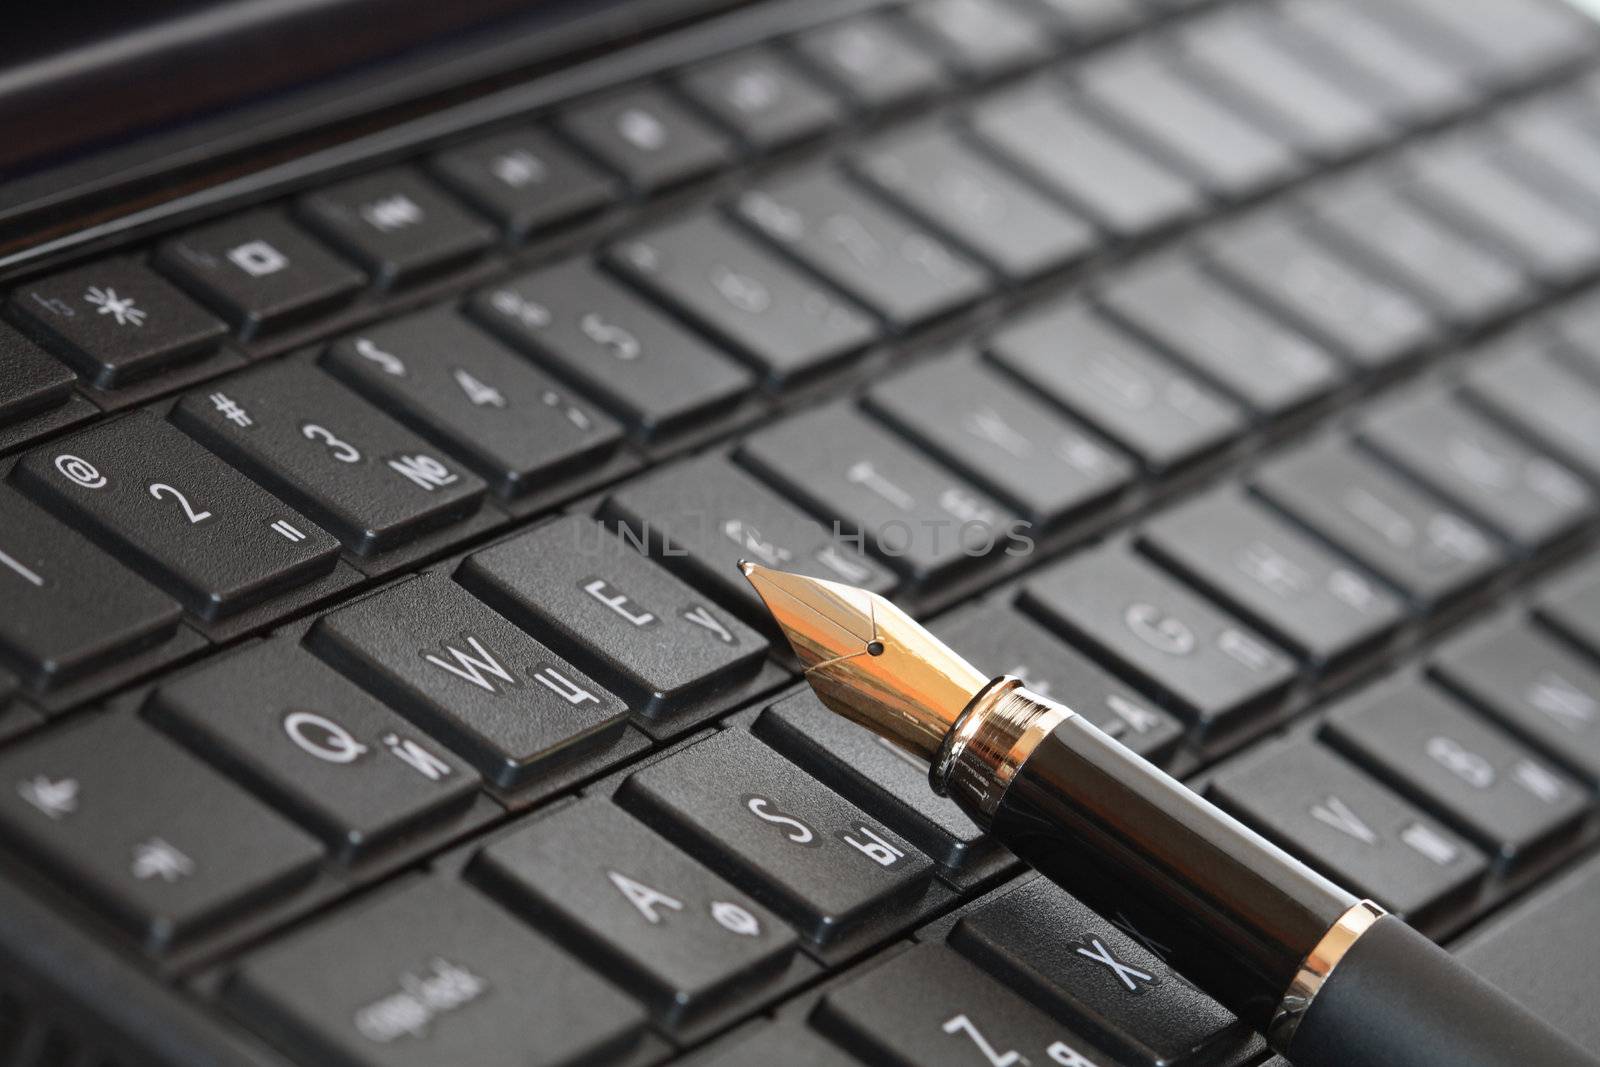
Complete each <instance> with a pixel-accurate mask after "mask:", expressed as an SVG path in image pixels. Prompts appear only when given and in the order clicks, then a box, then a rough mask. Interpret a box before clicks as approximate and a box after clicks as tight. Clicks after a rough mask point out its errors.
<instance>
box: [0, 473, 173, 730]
mask: <svg viewBox="0 0 1600 1067" xmlns="http://www.w3.org/2000/svg"><path fill="white" fill-rule="evenodd" d="M0 604H4V605H5V611H3V612H0V658H3V659H4V660H5V661H7V663H8V664H9V666H10V667H11V668H12V669H13V670H15V671H16V672H18V673H19V674H21V675H22V676H23V677H24V678H26V679H28V680H29V681H30V682H31V684H32V686H33V688H36V689H40V690H44V689H49V688H51V687H53V686H55V685H59V684H62V683H64V682H67V681H69V680H71V679H73V678H78V677H82V676H83V675H84V674H86V673H88V672H90V671H93V670H94V669H96V668H97V667H99V666H101V665H103V664H107V663H110V662H112V661H114V660H117V659H120V658H122V657H124V656H127V655H130V654H132V653H134V652H136V651H138V650H139V649H142V648H147V647H149V646H151V645H155V644H157V643H159V642H161V641H162V640H164V639H166V638H167V637H169V636H171V634H172V633H173V631H174V630H175V629H176V628H177V625H178V617H179V615H180V610H179V607H178V604H177V602H176V601H174V600H173V599H171V598H170V597H168V596H165V595H163V594H162V593H161V592H160V591H159V590H157V589H156V588H155V587H154V586H152V585H150V584H149V583H147V582H146V581H145V580H144V579H143V578H141V577H139V576H138V575H137V574H135V573H134V572H133V571H131V570H129V569H127V568H125V567H123V566H122V565H121V564H120V563H118V562H117V561H116V560H114V559H113V558H112V557H111V556H109V555H107V554H106V553H104V552H102V551H101V550H100V549H98V548H96V547H95V546H94V545H92V544H90V543H89V542H88V541H87V540H85V539H84V538H83V537H82V536H81V535H80V534H78V533H76V532H74V531H73V530H71V529H69V528H68V527H66V526H63V525H61V524H60V523H58V522H56V521H55V520H54V519H52V518H50V516H48V515H46V514H45V513H44V512H43V511H41V510H40V509H38V508H36V507H35V506H33V505H32V504H30V503H28V502H27V501H26V500H24V499H23V498H22V495H21V494H20V493H18V492H17V491H16V490H15V489H12V488H10V487H8V486H5V485H3V484H0ZM4 703H5V702H4V701H3V700H0V705H3V704H4Z"/></svg>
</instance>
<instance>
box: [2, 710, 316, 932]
mask: <svg viewBox="0 0 1600 1067" xmlns="http://www.w3.org/2000/svg"><path fill="white" fill-rule="evenodd" d="M0 782H4V783H5V788H4V789H3V790H0V833H4V834H5V835H6V836H7V837H10V838H11V839H12V840H13V841H14V842H15V844H16V845H17V846H18V847H20V848H23V849H26V850H27V851H28V852H31V853H33V854H34V855H35V856H36V857H37V858H38V860H39V861H40V862H41V863H42V864H44V865H45V866H46V867H48V868H49V869H51V870H52V871H54V872H55V873H56V874H57V875H58V876H59V877H60V878H62V879H63V880H64V881H65V882H66V883H67V884H68V885H70V886H71V887H72V893H73V896H75V897H76V896H79V895H82V896H87V897H91V898H93V899H94V900H95V901H96V902H97V903H98V904H99V905H100V906H102V907H104V908H106V909H107V910H109V911H111V912H113V913H115V915H116V917H117V918H118V919H120V920H121V921H122V922H124V923H126V924H127V925H129V926H130V927H132V928H133V930H134V931H136V932H137V933H138V934H139V935H140V936H142V937H143V938H144V941H145V944H146V945H148V946H149V947H151V948H153V949H156V948H164V947H166V946H167V945H168V944H170V943H171V942H172V941H174V940H175V939H178V938H182V937H186V936H188V935H189V934H191V933H193V932H195V931H196V930H198V929H200V928H202V927H204V926H207V925H213V924H215V923H216V922H217V921H218V920H220V919H222V918H223V917H225V916H226V915H227V914H228V913H229V912H232V911H237V910H238V909H240V908H243V907H246V906H248V905H249V904H250V903H252V902H256V901H260V900H263V899H265V898H267V897H269V896H272V895H275V894H277V893H279V892H280V891H282V890H283V889H286V888H288V887H289V886H290V885H292V884H293V883H294V882H296V881H299V880H302V879H304V878H306V877H308V876H309V875H310V873H311V869H312V867H313V866H314V865H315V864H316V863H317V861H318V859H319V858H320V857H321V854H322V849H321V847H320V846H319V845H318V844H317V843H316V841H315V840H313V839H312V838H310V837H308V836H306V835H305V834H303V833H301V832H300V831H299V830H296V829H295V828H294V827H292V826H290V825H289V824H288V823H287V822H284V821H283V820H281V819H280V818H278V816H276V815H274V814H273V813H272V812H271V811H269V810H268V809H267V808H265V807H263V806H262V805H261V804H260V803H259V802H257V801H255V800H253V799H251V798H250V797H249V796H247V795H245V793H244V792H243V791H241V790H239V789H238V788H236V787H235V786H234V785H232V784H231V783H229V782H228V781H227V780H225V779H224V778H222V777H221V776H220V775H218V774H217V773H216V772H215V771H212V770H211V769H209V768H208V767H206V766H205V765H204V764H202V763H201V762H200V761H199V760H196V759H194V758H193V757H191V756H188V755H185V754H184V753H183V751H182V750H181V749H179V748H178V747H177V746H176V745H174V744H173V743H172V742H170V741H167V740H165V739H164V738H162V737H161V736H160V735H158V734H157V733H156V732H155V731H154V730H152V729H150V728H149V727H148V726H145V725H144V724H143V723H141V722H139V721H138V720H136V719H135V718H133V717H132V716H130V715H96V716H93V717H91V718H89V719H88V720H87V721H83V722H78V723H74V724H73V725H71V726H68V727H65V728H62V729H59V730H55V731H51V732H50V733H48V734H45V735H43V736H41V737H38V738H37V739H35V740H33V741H31V742H27V743H24V744H21V745H17V746H14V747H12V748H10V749H8V750H7V751H6V753H5V755H4V756H0Z"/></svg>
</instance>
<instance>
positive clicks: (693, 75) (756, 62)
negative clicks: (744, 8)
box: [680, 47, 844, 152]
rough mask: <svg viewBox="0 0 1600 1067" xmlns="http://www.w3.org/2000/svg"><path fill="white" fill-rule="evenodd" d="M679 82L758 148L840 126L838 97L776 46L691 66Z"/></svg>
mask: <svg viewBox="0 0 1600 1067" xmlns="http://www.w3.org/2000/svg"><path fill="white" fill-rule="evenodd" d="M680 85H681V87H682V89H683V91H684V92H685V93H687V94H688V95H689V96H690V97H691V98H692V99H693V100H694V102H695V103H696V104H698V105H699V106H700V107H701V109H702V110H704V111H706V112H707V113H708V114H710V115H712V116H713V117H714V118H716V119H717V121H719V122H721V123H722V124H723V125H724V126H726V127H728V128H729V129H730V130H732V131H733V133H734V134H735V135H736V136H737V137H738V138H739V140H740V141H742V142H743V143H744V144H745V145H746V146H747V147H749V148H751V149H754V150H756V151H762V152H765V151H770V150H771V149H774V148H782V147H784V146H785V145H790V144H793V143H794V142H796V141H803V140H806V139H807V138H810V137H815V136H817V135H818V134H821V133H823V132H825V131H827V130H830V129H832V128H833V127H835V126H837V125H839V123H841V122H842V121H843V119H844V109H843V107H842V105H841V103H840V101H839V98H838V97H836V96H834V95H833V94H832V93H830V92H828V91H827V90H825V89H823V88H822V87H821V86H819V85H817V83H816V82H814V81H812V80H811V79H810V78H809V77H807V76H806V75H805V74H804V73H802V72H801V71H800V70H799V69H797V68H796V67H795V65H794V63H793V62H791V61H790V60H788V59H787V58H785V57H784V56H782V55H780V54H779V53H778V52H776V51H774V50H773V49H771V48H766V47H757V48H752V49H749V50H747V51H744V52H736V53H734V54H733V55H731V56H725V57H723V58H721V59H715V60H712V61H711V62H709V63H706V64H703V65H701V66H699V67H695V68H693V69H691V70H690V71H689V72H688V73H687V74H685V75H684V76H683V78H682V79H681V81H680Z"/></svg>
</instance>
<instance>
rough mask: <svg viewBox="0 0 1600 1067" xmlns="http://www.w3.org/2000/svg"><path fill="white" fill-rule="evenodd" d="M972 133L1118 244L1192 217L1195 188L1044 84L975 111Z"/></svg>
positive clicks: (1197, 206)
mask: <svg viewBox="0 0 1600 1067" xmlns="http://www.w3.org/2000/svg"><path fill="white" fill-rule="evenodd" d="M971 124H972V129H973V131H974V132H975V133H976V134H977V135H978V137H979V138H980V139H981V140H983V141H984V142H986V143H987V144H988V145H989V146H990V147H991V148H992V149H994V150H995V151H996V152H997V153H998V154H999V155H1001V156H1004V157H1007V158H1008V159H1009V160H1010V161H1011V163H1012V164H1013V165H1015V166H1016V167H1018V168H1019V169H1021V170H1023V171H1024V172H1026V173H1027V174H1028V175H1029V176H1030V177H1032V178H1033V179H1034V180H1035V181H1037V182H1039V183H1041V184H1042V185H1044V186H1045V188H1047V189H1049V190H1050V191H1051V192H1053V193H1055V194H1056V195H1058V196H1060V197H1062V198H1063V199H1065V200H1066V201H1067V202H1068V203H1070V204H1072V205H1073V206H1074V207H1076V208H1077V209H1078V210H1080V211H1082V212H1083V213H1084V214H1085V215H1087V216H1088V217H1089V218H1091V219H1093V220H1094V221H1095V222H1096V223H1098V224H1099V225H1100V226H1101V227H1102V228H1104V229H1106V230H1107V231H1109V232H1110V233H1112V234H1115V235H1116V236H1118V237H1139V236H1142V235H1144V234H1147V233H1151V232H1153V231H1156V230H1161V229H1165V228H1166V227H1168V226H1171V225H1173V224H1174V223H1177V222H1179V221H1181V220H1183V219H1186V218H1189V217H1190V216H1192V215H1195V214H1198V213H1199V212H1200V210H1201V208H1202V207H1203V205H1204V200H1203V198H1202V197H1201V195H1200V193H1199V191H1198V189H1196V187H1195V186H1194V185H1193V184H1192V183H1191V182H1190V181H1188V180H1187V179H1185V178H1183V177H1180V176H1179V175H1178V174H1176V173H1175V172H1174V171H1172V170H1171V169H1169V168H1168V167H1166V166H1165V165H1163V164H1161V163H1159V162H1157V161H1156V160H1154V159H1152V158H1151V157H1150V156H1149V155H1148V154H1147V153H1145V152H1144V151H1142V150H1140V149H1139V148H1137V147H1135V146H1134V145H1132V144H1130V143H1128V142H1127V141H1126V140H1124V139H1123V138H1122V137H1120V136H1118V135H1117V134H1115V133H1113V132H1112V131H1111V130H1110V129H1108V128H1107V127H1106V126H1105V125H1102V124H1101V123H1099V122H1097V121H1096V120H1095V119H1093V118H1092V117H1091V116H1090V115H1089V114H1088V113H1087V112H1086V111H1085V109H1084V108H1083V107H1082V105H1081V103H1078V102H1076V101H1075V100H1074V99H1073V98H1072V97H1070V96H1069V95H1068V94H1067V92H1066V91H1065V89H1063V88H1061V87H1058V86H1053V85H1049V84H1044V85H1039V86H1034V87H1031V88H1028V89H1023V90H1020V91H1018V92H1014V93H1009V94H1006V95H1004V96H1001V97H999V98H997V99H994V100H991V101H988V102H985V103H983V104H981V105H979V106H978V107H977V108H976V109H975V110H974V112H973V114H972V118H971Z"/></svg>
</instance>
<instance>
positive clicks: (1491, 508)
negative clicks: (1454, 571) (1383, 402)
mask: <svg viewBox="0 0 1600 1067" xmlns="http://www.w3.org/2000/svg"><path fill="white" fill-rule="evenodd" d="M1359 434H1360V439H1361V440H1362V441H1363V442H1364V443H1365V444H1366V445H1368V446H1369V447H1371V448H1372V449H1374V450H1376V451H1377V452H1379V453H1380V454H1382V455H1383V456H1384V458H1386V459H1388V460H1389V461H1391V462H1393V463H1395V464H1397V465H1398V466H1400V467H1402V468H1404V469H1405V470H1406V471H1408V472H1410V473H1411V475H1412V476H1414V477H1416V478H1417V479H1419V480H1420V481H1422V482H1423V483H1424V484H1426V485H1427V486H1428V487H1429V488H1431V489H1433V490H1434V491H1435V492H1437V493H1439V494H1440V495H1441V496H1444V497H1446V498H1447V499H1449V500H1451V501H1452V502H1453V503H1455V504H1456V505H1457V506H1459V507H1461V508H1462V509H1464V510H1465V511H1467V512H1468V513H1469V514H1471V515H1472V516H1474V517H1475V518H1477V519H1478V520H1479V521H1481V522H1483V523H1485V524H1486V525H1488V526H1489V527H1490V528H1492V529H1493V530H1495V531H1496V532H1498V533H1499V534H1500V535H1501V536H1503V537H1505V538H1506V539H1507V540H1509V541H1510V542H1511V543H1512V544H1514V545H1515V546H1516V547H1517V548H1518V549H1520V550H1521V551H1523V552H1533V551H1535V550H1537V549H1539V548H1542V547H1544V546H1545V545H1547V544H1549V543H1550V542H1551V541H1554V540H1556V539H1557V538H1559V537H1561V536H1562V535H1564V534H1568V533H1571V532H1572V531H1573V530H1574V529H1575V528H1576V527H1577V526H1578V525H1579V524H1580V523H1582V522H1584V521H1585V520H1586V519H1588V518H1589V517H1591V516H1592V515H1593V514H1594V512H1595V503H1596V502H1595V496H1594V493H1593V492H1591V491H1590V489H1589V488H1588V486H1586V485H1585V484H1584V483H1583V480H1582V479H1580V478H1579V477H1578V476H1577V475H1576V474H1574V473H1572V471H1570V470H1568V469H1567V468H1566V467H1565V466H1563V465H1561V464H1560V463H1557V462H1556V461H1555V460H1553V459H1551V458H1550V457H1549V456H1546V455H1544V454H1542V453H1540V452H1537V451H1535V450H1534V449H1532V448H1530V447H1528V446H1527V445H1526V444H1524V443H1523V442H1522V441H1521V440H1519V439H1518V438H1516V437H1513V436H1512V435H1511V434H1509V433H1506V432H1505V431H1503V430H1501V429H1500V428H1499V427H1497V426H1496V425H1495V424H1494V423H1492V422H1490V421H1489V420H1488V419H1487V418H1485V417H1484V416H1482V415H1479V414H1477V413H1476V412H1474V411H1472V410H1471V409H1470V408H1467V407H1464V406H1462V405H1461V404H1460V403H1459V402H1457V401H1455V400H1453V399H1451V398H1448V397H1445V396H1440V395H1431V396H1419V397H1414V398H1409V399H1406V400H1403V401H1401V402H1399V403H1397V404H1392V405H1388V406H1386V407H1385V408H1384V409H1383V410H1381V411H1379V412H1377V413H1375V414H1373V415H1371V416H1369V417H1367V418H1365V419H1363V420H1362V422H1361V423H1360V430H1359Z"/></svg>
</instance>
